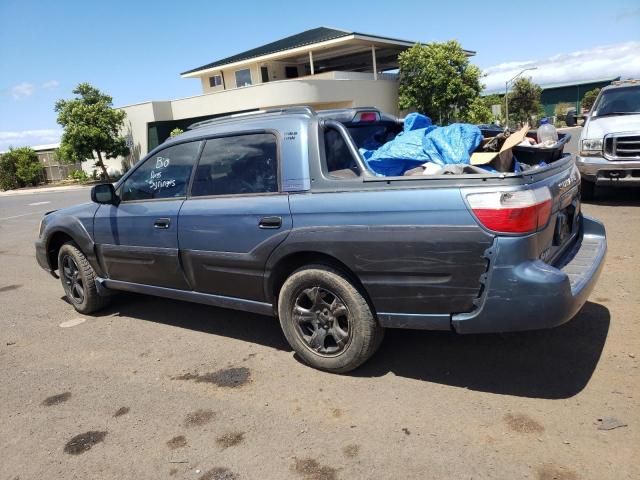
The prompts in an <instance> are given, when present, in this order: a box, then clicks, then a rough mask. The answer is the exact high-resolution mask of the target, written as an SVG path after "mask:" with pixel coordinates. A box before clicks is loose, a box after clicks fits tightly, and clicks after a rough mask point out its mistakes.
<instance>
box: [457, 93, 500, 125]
mask: <svg viewBox="0 0 640 480" xmlns="http://www.w3.org/2000/svg"><path fill="white" fill-rule="evenodd" d="M461 120H463V121H465V122H469V123H491V122H492V121H493V114H492V113H491V107H489V106H487V104H486V103H485V102H484V101H483V100H482V98H480V97H477V98H474V99H473V100H472V101H471V103H470V104H469V108H468V109H467V112H466V114H465V115H464V116H463V117H462V118H461Z"/></svg>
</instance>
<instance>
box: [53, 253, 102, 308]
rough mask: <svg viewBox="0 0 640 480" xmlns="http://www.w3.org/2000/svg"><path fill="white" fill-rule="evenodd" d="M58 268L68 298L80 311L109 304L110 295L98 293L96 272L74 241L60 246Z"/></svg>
mask: <svg viewBox="0 0 640 480" xmlns="http://www.w3.org/2000/svg"><path fill="white" fill-rule="evenodd" d="M58 268H59V269H60V281H61V282H62V288H63V289H64V293H65V294H66V296H67V300H68V301H69V303H70V304H71V305H73V308H75V309H76V310H77V311H78V312H80V313H84V314H87V313H93V312H96V311H98V310H100V309H101V308H104V307H106V306H107V305H108V304H109V302H110V300H111V299H110V297H104V296H101V295H99V294H98V291H97V288H96V282H95V280H96V278H97V275H96V272H95V270H94V269H93V267H92V266H91V264H90V263H89V261H88V260H87V257H85V255H84V253H82V251H81V250H80V249H79V248H78V246H77V245H76V244H75V243H74V242H68V243H65V244H64V245H62V247H60V251H59V252H58Z"/></svg>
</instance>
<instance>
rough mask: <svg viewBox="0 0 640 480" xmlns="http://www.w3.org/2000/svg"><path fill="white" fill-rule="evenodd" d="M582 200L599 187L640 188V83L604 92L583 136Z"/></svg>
mask: <svg viewBox="0 0 640 480" xmlns="http://www.w3.org/2000/svg"><path fill="white" fill-rule="evenodd" d="M576 165H577V166H578V170H580V174H581V176H582V198H583V199H588V198H589V197H592V196H593V195H594V193H595V187H596V186H597V185H607V186H614V187H622V186H640V80H623V81H620V82H614V83H612V84H611V85H609V86H607V87H605V88H603V89H602V90H601V91H600V94H599V95H598V98H597V99H596V101H595V103H594V104H593V107H592V108H591V111H590V112H589V114H588V117H587V119H586V122H585V124H584V129H583V130H582V135H581V136H580V154H579V155H578V158H577V160H576Z"/></svg>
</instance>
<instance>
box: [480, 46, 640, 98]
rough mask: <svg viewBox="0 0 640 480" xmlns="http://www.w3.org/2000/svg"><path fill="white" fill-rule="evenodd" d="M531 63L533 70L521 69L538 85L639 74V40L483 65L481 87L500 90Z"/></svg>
mask: <svg viewBox="0 0 640 480" xmlns="http://www.w3.org/2000/svg"><path fill="white" fill-rule="evenodd" d="M531 67H537V70H533V71H529V72H525V73H524V75H525V76H530V77H531V78H532V79H533V81H534V82H536V83H537V84H539V85H542V86H544V85H545V84H547V85H548V84H553V83H565V82H580V81H588V80H594V79H604V78H613V77H618V76H621V77H622V78H640V42H635V41H634V42H627V43H621V44H617V45H607V46H601V47H594V48H590V49H588V50H579V51H577V52H572V53H566V54H559V55H554V56H552V57H549V58H546V59H542V60H526V61H519V62H508V63H502V64H500V65H495V66H493V67H489V68H485V69H484V73H486V74H487V76H486V77H485V78H484V79H483V83H484V84H485V85H486V89H485V91H487V92H494V91H504V82H506V81H507V80H509V79H511V78H512V77H513V76H514V75H516V74H517V73H518V72H520V71H521V70H522V69H524V68H531Z"/></svg>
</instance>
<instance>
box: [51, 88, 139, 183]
mask: <svg viewBox="0 0 640 480" xmlns="http://www.w3.org/2000/svg"><path fill="white" fill-rule="evenodd" d="M73 93H74V95H77V97H76V98H73V99H71V100H58V101H57V102H56V106H55V111H56V112H57V113H58V123H59V124H60V125H62V126H63V127H64V133H63V134H62V141H61V145H60V149H61V150H62V151H63V153H64V155H67V158H70V159H73V160H76V159H79V160H86V159H88V158H93V155H94V154H95V155H96V157H97V158H98V160H97V161H96V162H95V166H96V167H99V168H101V169H102V173H103V174H104V177H105V178H106V179H109V173H108V172H107V168H106V167H105V165H104V161H103V158H102V154H103V153H104V155H105V156H106V158H116V157H118V156H125V155H128V154H129V148H127V145H126V143H125V139H124V138H123V137H121V136H120V130H121V129H122V127H123V125H124V118H125V113H124V112H123V111H122V110H116V109H114V108H112V105H113V99H112V98H111V97H110V96H109V95H106V94H105V93H102V92H101V91H100V90H98V89H97V88H95V87H93V86H91V85H89V84H88V83H81V84H79V85H78V86H77V87H76V88H75V89H74V90H73Z"/></svg>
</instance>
